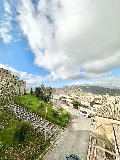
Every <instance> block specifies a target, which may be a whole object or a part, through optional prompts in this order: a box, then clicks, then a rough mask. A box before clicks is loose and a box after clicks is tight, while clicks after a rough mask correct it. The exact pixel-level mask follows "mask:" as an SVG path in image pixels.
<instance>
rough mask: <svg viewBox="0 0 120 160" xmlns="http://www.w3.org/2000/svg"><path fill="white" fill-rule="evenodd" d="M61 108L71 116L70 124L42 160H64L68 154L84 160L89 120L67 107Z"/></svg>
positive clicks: (88, 133) (85, 157)
mask: <svg viewBox="0 0 120 160" xmlns="http://www.w3.org/2000/svg"><path fill="white" fill-rule="evenodd" d="M63 108H65V109H66V110H67V111H68V112H69V113H70V114H71V123H70V125H69V127H68V128H67V129H66V130H65V131H64V132H63V133H62V134H61V135H60V137H59V139H58V140H57V141H56V143H55V144H54V145H53V147H52V148H51V149H50V150H49V151H48V152H47V153H46V154H45V155H44V157H43V159H42V160H66V156H69V155H70V154H76V155H78V156H79V157H80V158H81V160H86V159H87V151H88V144H89V135H90V119H89V118H86V117H84V116H82V115H80V114H79V113H78V110H74V109H71V108H69V107H68V106H63Z"/></svg>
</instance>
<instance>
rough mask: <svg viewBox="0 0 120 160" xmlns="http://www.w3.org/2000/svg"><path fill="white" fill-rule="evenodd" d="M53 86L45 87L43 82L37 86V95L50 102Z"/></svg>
mask: <svg viewBox="0 0 120 160" xmlns="http://www.w3.org/2000/svg"><path fill="white" fill-rule="evenodd" d="M52 91H53V90H52V87H45V86H44V85H43V84H42V85H41V86H40V87H36V88H35V95H36V96H37V97H39V98H40V99H42V100H43V101H45V102H49V101H50V99H51V97H52Z"/></svg>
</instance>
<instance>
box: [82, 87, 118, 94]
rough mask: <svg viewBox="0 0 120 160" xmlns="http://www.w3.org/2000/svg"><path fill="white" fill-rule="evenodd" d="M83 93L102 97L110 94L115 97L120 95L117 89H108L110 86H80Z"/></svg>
mask: <svg viewBox="0 0 120 160" xmlns="http://www.w3.org/2000/svg"><path fill="white" fill-rule="evenodd" d="M79 87H80V88H81V89H82V91H84V92H90V93H93V94H101V95H105V94H106V93H108V94H109V95H111V96H115V95H120V89H119V88H117V87H113V86H111V87H108V86H104V87H103V86H98V85H84V86H79ZM112 87H113V88H112Z"/></svg>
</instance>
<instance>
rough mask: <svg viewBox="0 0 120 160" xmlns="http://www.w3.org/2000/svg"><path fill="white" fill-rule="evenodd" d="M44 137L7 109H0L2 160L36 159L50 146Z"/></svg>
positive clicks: (0, 150) (0, 149)
mask: <svg viewBox="0 0 120 160" xmlns="http://www.w3.org/2000/svg"><path fill="white" fill-rule="evenodd" d="M49 144H50V143H49V141H46V142H45V139H44V136H43V135H41V134H37V135H36V134H35V132H34V130H33V129H32V127H31V126H30V124H27V122H21V121H19V120H17V119H16V118H14V116H13V115H12V113H11V112H10V111H9V110H8V109H6V108H0V153H1V154H0V159H8V160H13V159H15V160H19V159H20V160H21V159H29V160H32V159H35V158H36V157H38V156H39V154H40V153H42V152H43V151H44V150H45V149H46V147H48V146H49Z"/></svg>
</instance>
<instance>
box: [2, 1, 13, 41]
mask: <svg viewBox="0 0 120 160" xmlns="http://www.w3.org/2000/svg"><path fill="white" fill-rule="evenodd" d="M9 2H10V1H9ZM0 5H1V8H2V7H3V10H4V11H3V12H1V13H0V17H1V18H0V38H1V39H2V40H3V42H4V43H9V42H11V40H12V39H13V38H12V35H11V34H10V31H11V30H12V25H11V22H12V20H13V13H12V8H11V5H10V4H9V3H8V2H7V1H6V0H1V4H0ZM14 18H15V15H14Z"/></svg>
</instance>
